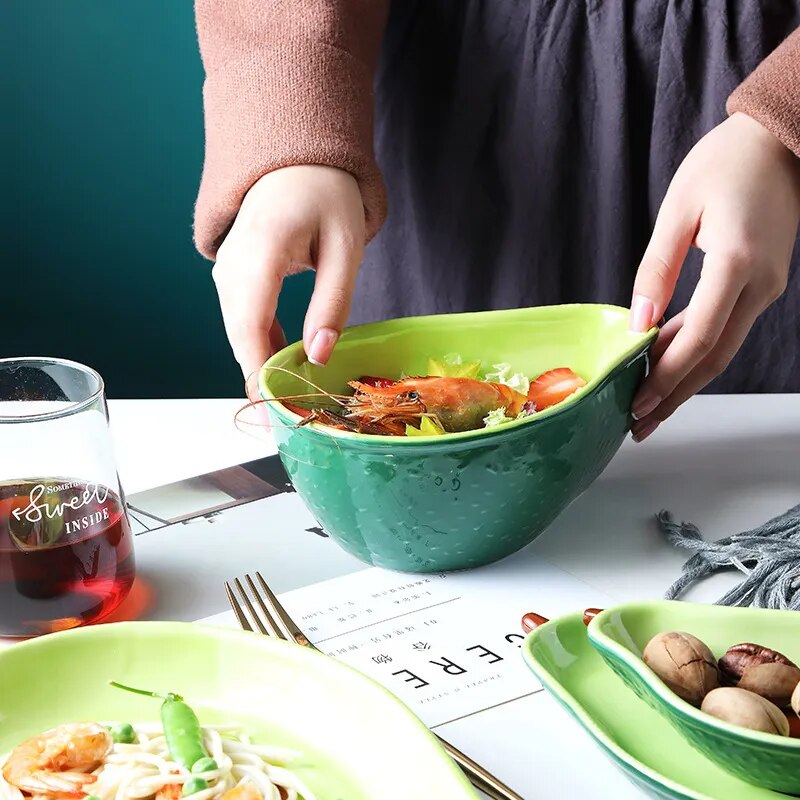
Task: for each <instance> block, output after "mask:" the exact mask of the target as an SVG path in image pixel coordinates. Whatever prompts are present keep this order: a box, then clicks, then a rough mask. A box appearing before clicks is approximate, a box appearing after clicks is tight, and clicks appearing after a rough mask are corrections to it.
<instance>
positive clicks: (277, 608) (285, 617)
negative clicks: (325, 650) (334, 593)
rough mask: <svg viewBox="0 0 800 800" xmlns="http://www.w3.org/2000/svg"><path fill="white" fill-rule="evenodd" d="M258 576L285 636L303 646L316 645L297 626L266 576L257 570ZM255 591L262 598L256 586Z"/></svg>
mask: <svg viewBox="0 0 800 800" xmlns="http://www.w3.org/2000/svg"><path fill="white" fill-rule="evenodd" d="M256 578H258V582H259V583H260V584H261V589H262V590H263V592H264V594H265V595H266V597H267V604H268V605H269V607H270V608H271V609H272V612H273V614H274V616H275V617H277V619H278V624H279V625H280V629H281V631H282V632H283V633H284V635H285V636H284V638H287V639H289V640H290V641H293V642H295V643H296V644H299V645H302V646H303V647H313V646H314V645H313V644H311V642H310V641H309V640H308V638H307V637H306V635H305V634H304V633H303V631H301V630H300V628H298V627H297V623H296V622H295V621H294V620H293V619H292V618H291V617H290V616H289V614H288V612H287V611H286V609H285V608H284V607H283V606H282V605H281V602H280V600H278V598H277V597H276V596H275V594H274V592H273V591H272V589H270V588H269V586H268V585H267V582H266V581H265V580H264V577H263V576H262V574H261V573H260V572H256ZM250 585H251V586H252V581H250ZM253 591H254V592H255V594H256V597H258V598H259V600H261V597H260V595H259V593H258V591H257V590H256V588H255V587H254V586H253ZM262 605H263V603H262ZM265 610H266V609H265Z"/></svg>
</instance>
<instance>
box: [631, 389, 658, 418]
mask: <svg viewBox="0 0 800 800" xmlns="http://www.w3.org/2000/svg"><path fill="white" fill-rule="evenodd" d="M661 399H662V398H661V397H659V396H658V395H657V394H655V392H653V391H651V390H650V389H644V390H642V391H641V392H640V393H639V394H638V395H637V396H636V397H634V399H633V405H632V406H631V416H632V417H633V418H634V419H635V420H640V419H644V418H645V417H646V416H647V415H648V414H652V412H653V411H655V410H656V408H658V404H659V403H660V402H661Z"/></svg>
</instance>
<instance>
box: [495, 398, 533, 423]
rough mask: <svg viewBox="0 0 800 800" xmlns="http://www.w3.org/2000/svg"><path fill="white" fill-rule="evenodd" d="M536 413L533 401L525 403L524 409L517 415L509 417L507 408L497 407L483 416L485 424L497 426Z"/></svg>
mask: <svg viewBox="0 0 800 800" xmlns="http://www.w3.org/2000/svg"><path fill="white" fill-rule="evenodd" d="M535 413H536V406H534V404H533V403H525V405H524V406H523V407H522V411H520V412H519V414H517V416H516V417H509V416H508V415H507V414H506V409H505V408H496V409H495V410H494V411H490V412H489V413H488V414H487V415H486V416H485V417H484V418H483V424H484V426H485V427H487V428H495V427H497V426H498V425H505V424H506V423H508V422H516V421H517V420H518V419H527V418H528V417H530V416H531V415H533V414H535Z"/></svg>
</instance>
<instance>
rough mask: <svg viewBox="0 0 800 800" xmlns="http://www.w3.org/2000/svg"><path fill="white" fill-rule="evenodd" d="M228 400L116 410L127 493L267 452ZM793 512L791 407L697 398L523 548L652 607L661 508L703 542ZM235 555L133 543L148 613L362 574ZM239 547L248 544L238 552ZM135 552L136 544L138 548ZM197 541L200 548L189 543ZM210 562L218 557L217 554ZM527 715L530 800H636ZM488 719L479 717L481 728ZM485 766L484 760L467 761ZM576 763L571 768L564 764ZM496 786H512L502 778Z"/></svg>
mask: <svg viewBox="0 0 800 800" xmlns="http://www.w3.org/2000/svg"><path fill="white" fill-rule="evenodd" d="M240 405H241V403H240V401H238V400H235V399H230V400H116V401H111V402H110V413H111V425H112V432H113V438H114V443H115V451H116V458H117V462H118V465H119V472H120V477H121V480H122V484H123V487H124V489H125V491H126V493H127V494H132V493H135V492H138V491H142V490H144V489H148V488H151V487H154V486H159V485H163V484H164V483H168V482H171V481H176V480H180V479H183V478H187V477H190V476H194V475H198V474H201V473H205V472H208V471H211V470H215V469H220V468H223V467H226V466H231V465H234V464H238V463H242V462H244V461H249V460H254V459H257V458H261V457H264V456H266V455H270V454H272V453H274V452H275V449H274V447H273V445H272V443H271V442H270V441H269V439H268V438H266V437H262V438H260V439H256V438H252V437H251V436H249V435H247V434H245V433H242V432H240V431H238V430H237V429H236V427H235V426H234V423H233V416H234V413H235V412H236V410H237V409H238V408H239V407H240ZM798 502H800V397H798V396H787V395H784V396H779V395H771V396H767V395H764V396H738V397H712V396H708V397H699V398H695V399H694V400H692V401H691V402H689V403H688V404H687V405H686V406H685V407H684V408H682V409H681V410H680V411H679V412H678V413H677V414H676V415H675V416H674V417H673V419H671V420H670V421H668V422H667V423H666V424H664V425H663V426H662V427H661V429H659V430H658V431H657V432H656V434H655V435H654V436H653V437H652V438H651V439H650V440H648V441H647V442H646V443H644V444H641V445H635V444H634V443H633V442H631V441H627V442H626V443H625V444H624V445H623V447H622V449H621V450H620V452H619V454H618V455H617V456H616V458H615V459H614V460H613V461H612V463H611V464H610V465H609V467H608V468H607V469H606V471H605V473H604V474H603V475H602V476H601V477H600V478H599V479H598V480H597V481H596V483H595V484H594V485H593V486H592V487H591V488H590V489H589V490H588V491H587V492H586V493H585V494H584V495H582V496H581V497H580V498H579V499H578V500H577V501H575V502H574V503H573V504H572V505H571V506H570V507H569V508H568V509H567V510H566V511H565V512H564V513H563V514H562V515H561V517H560V518H559V519H558V520H557V521H556V522H555V523H553V525H552V526H551V527H550V528H549V529H548V531H546V532H545V533H544V534H543V535H542V536H541V537H540V538H539V539H537V540H536V542H534V543H533V544H532V545H530V547H531V548H533V549H534V550H535V552H536V553H540V554H541V555H542V556H543V557H545V558H547V559H548V560H549V561H551V562H552V563H554V564H555V565H557V566H558V567H560V568H561V569H563V570H565V571H566V572H569V573H571V574H573V575H575V576H576V577H578V578H580V579H581V580H583V581H585V582H586V583H588V584H590V585H592V586H594V587H595V588H597V589H598V590H599V591H601V592H604V593H605V594H606V595H609V596H610V597H612V598H614V599H616V600H620V601H622V600H627V599H642V598H648V597H653V598H655V597H660V596H661V595H662V594H663V592H664V590H665V589H666V587H667V586H668V585H669V584H670V583H671V582H672V581H673V580H674V579H675V578H676V577H677V576H678V574H679V572H680V568H681V565H682V564H683V562H684V561H685V560H686V558H687V553H685V552H679V551H676V550H675V549H673V548H671V547H670V546H669V545H667V544H666V543H665V542H664V541H663V539H662V537H661V535H660V534H659V532H658V531H657V529H656V527H655V524H654V522H653V515H654V514H655V513H656V512H657V511H659V510H660V509H662V508H668V509H670V510H671V511H673V512H674V513H675V515H676V516H677V517H679V518H681V519H686V520H691V521H692V522H695V523H696V524H697V525H698V526H699V527H700V529H701V530H702V531H703V532H704V534H706V535H707V536H709V537H711V538H718V537H721V536H724V535H727V534H730V533H734V532H738V531H741V530H744V529H746V528H749V527H752V526H755V525H758V524H760V523H761V522H763V521H764V520H766V519H767V518H769V517H771V516H774V515H776V514H779V513H781V512H783V511H785V510H786V509H787V508H789V507H790V506H793V505H795V504H797V503H798ZM242 536H243V537H244V538H243V543H242V546H230V545H229V546H226V547H225V548H224V552H222V550H223V548H220V547H216V549H215V550H214V551H213V552H207V551H206V549H205V548H204V547H202V546H199V547H193V548H187V547H186V546H185V541H178V540H177V539H175V538H174V537H170V535H169V534H168V533H164V535H160V534H159V533H158V532H154V533H153V534H151V535H148V536H146V537H139V540H140V541H141V546H138V547H137V564H138V569H139V571H140V573H141V574H142V575H146V576H148V578H149V579H150V580H151V581H153V582H154V583H156V584H157V589H158V592H157V594H158V597H159V600H158V603H157V604H156V605H155V606H154V607H153V608H152V609H151V612H150V615H151V616H153V617H156V618H161V619H199V618H202V617H207V616H210V615H211V614H214V613H217V612H221V611H224V610H226V601H225V597H224V594H223V592H222V591H221V588H220V591H214V587H221V585H222V581H223V580H225V579H229V578H230V577H232V576H234V575H238V574H243V573H244V572H247V571H248V570H249V569H250V568H251V567H252V561H253V558H254V557H256V556H257V557H258V559H259V561H261V562H264V561H269V563H270V565H271V567H272V568H271V569H270V574H271V575H274V576H275V580H274V582H272V585H273V587H274V588H275V589H276V590H277V591H279V592H281V591H287V590H289V589H293V588H297V587H300V586H305V585H308V584H310V583H312V582H314V581H317V580H321V579H324V578H328V577H334V576H336V575H341V574H345V573H347V572H352V571H354V570H356V569H361V568H363V565H362V564H360V563H359V562H358V561H356V560H355V559H353V558H352V557H351V556H349V555H347V554H345V553H341V551H338V548H336V555H335V556H333V557H332V558H331V559H330V560H329V561H328V562H326V563H325V564H308V563H307V562H306V561H305V560H304V559H302V558H301V554H300V553H299V552H297V551H296V550H294V549H292V548H291V546H290V547H288V548H287V546H286V543H285V542H282V541H281V540H280V538H279V537H275V536H272V537H263V536H262V537H258V536H257V535H256V533H254V532H246V531H243V533H242ZM245 540H246V541H245ZM137 544H139V542H137ZM197 544H200V543H197ZM217 551H220V552H217ZM734 580H735V578H734V577H733V576H720V577H715V578H713V579H712V580H709V581H707V582H706V583H705V584H703V585H702V586H701V587H699V588H698V589H696V590H694V591H693V592H692V593H691V594H690V595H689V596H688V599H693V600H700V601H713V600H714V599H716V598H717V597H718V596H719V595H720V594H721V593H722V592H724V591H725V589H727V588H728V587H729V586H730V585H732V583H733V582H734ZM514 709H515V710H514V713H515V714H519V715H522V716H523V717H527V720H526V722H525V724H526V725H528V726H529V728H530V737H529V738H528V739H526V740H519V739H518V740H515V741H506V740H503V738H502V736H501V735H500V734H501V731H500V730H498V743H500V742H502V747H503V748H505V751H506V757H505V758H504V763H505V764H508V763H509V761H510V759H508V750H509V748H510V749H512V750H513V751H514V762H515V764H516V769H517V770H519V772H518V773H517V774H520V775H521V774H523V773H529V772H530V770H535V771H536V773H537V775H538V777H539V780H538V781H537V784H538V786H539V787H540V790H539V791H537V793H536V796H535V797H533V796H532V797H530V799H529V798H526V800H540V798H553V799H554V800H555V799H556V798H558V799H559V800H560V799H561V798H578V797H592V798H614V799H615V800H641V798H643V797H644V795H643V793H642V792H641V791H639V790H638V789H636V788H634V787H633V786H632V785H631V784H629V783H628V781H627V780H626V779H625V778H624V777H623V776H622V775H621V773H620V772H619V771H618V770H617V769H616V768H615V767H614V766H612V764H611V763H610V761H608V760H607V759H606V757H605V756H604V755H603V754H602V752H601V751H600V749H599V748H598V747H597V746H596V745H595V743H594V742H593V741H592V740H591V739H590V738H589V736H588V735H587V734H585V733H584V732H583V730H582V729H581V728H580V727H579V726H578V725H577V723H575V722H574V721H573V720H572V719H571V718H570V717H569V716H568V715H567V713H566V712H565V711H563V710H562V709H561V708H560V707H559V706H557V705H556V704H555V702H554V701H553V700H551V698H550V697H549V696H548V695H547V694H546V693H545V692H539V693H537V694H535V695H533V696H531V697H529V698H526V699H525V700H522V701H518V702H517V703H515V704H514ZM491 714H492V712H487V716H486V719H487V722H489V721H490V720H491ZM447 738H448V739H449V740H450V741H452V742H453V744H454V745H456V746H457V747H459V748H461V749H462V750H464V751H465V752H468V753H470V751H471V749H472V748H471V747H470V744H471V743H470V739H469V731H468V730H467V729H466V727H464V728H463V729H462V728H459V724H458V723H453V724H452V725H451V726H450V727H449V728H448V731H447ZM472 755H474V756H476V757H478V758H479V760H481V762H482V763H483V764H484V765H485V766H486V767H487V768H489V769H492V765H493V762H494V761H495V758H496V756H495V755H493V754H492V753H485V752H482V753H480V754H478V753H475V752H474V749H473V752H472ZM578 765H579V768H576V766H578ZM503 778H504V779H505V780H507V781H508V783H509V784H510V785H511V786H513V785H514V784H515V780H514V778H515V776H514V774H513V773H510V772H509V771H508V768H507V767H506V768H505V769H504V772H503Z"/></svg>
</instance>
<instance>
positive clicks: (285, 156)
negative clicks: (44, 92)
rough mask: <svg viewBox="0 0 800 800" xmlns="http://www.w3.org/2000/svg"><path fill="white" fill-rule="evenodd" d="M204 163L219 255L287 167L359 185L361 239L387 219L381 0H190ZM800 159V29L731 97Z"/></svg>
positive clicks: (212, 244)
mask: <svg viewBox="0 0 800 800" xmlns="http://www.w3.org/2000/svg"><path fill="white" fill-rule="evenodd" d="M195 2H196V17H197V29H198V38H199V41H200V52H201V55H202V58H203V64H204V67H205V70H206V81H205V85H204V89H203V95H204V106H205V125H206V155H205V165H204V168H203V177H202V180H201V184H200V191H199V195H198V198H197V206H196V209H195V240H196V243H197V247H198V249H199V250H200V252H201V253H203V255H205V256H207V257H208V258H212V259H213V258H214V257H215V255H216V251H217V248H218V247H219V245H220V244H221V242H222V241H223V239H224V238H225V235H226V234H227V232H228V230H229V229H230V226H231V224H232V223H233V220H234V219H235V217H236V214H237V213H238V210H239V206H240V205H241V202H242V198H243V197H244V195H245V194H246V193H247V190H248V189H249V188H250V187H251V186H252V185H253V183H254V182H255V181H256V180H258V178H260V177H261V176H262V175H265V174H266V173H267V172H270V171H271V170H274V169H278V168H279V167H284V166H289V165H292V164H325V165H329V166H335V167H340V168H342V169H345V170H347V171H348V172H350V173H351V174H352V175H353V176H354V177H355V178H356V179H357V180H358V183H359V187H360V189H361V196H362V198H363V202H364V210H365V213H366V221H367V239H370V238H371V237H372V236H374V234H375V233H376V232H377V231H378V229H379V228H380V226H381V224H382V222H383V219H384V217H385V215H386V200H385V192H384V187H383V181H382V178H381V175H380V172H379V170H378V167H377V164H376V162H375V157H374V153H373V147H372V114H373V95H372V79H373V72H374V68H375V64H376V61H377V57H378V51H379V47H380V40H381V37H382V34H383V29H384V26H385V23H386V16H387V10H388V0H195ZM727 110H728V113H731V114H732V113H734V112H736V111H742V112H744V113H746V114H748V115H749V116H751V117H753V118H754V119H756V120H758V121H759V122H760V123H761V124H762V125H764V126H765V127H766V128H767V129H768V130H770V131H771V132H772V133H773V134H774V135H775V136H776V137H777V138H778V139H780V140H781V141H782V142H783V143H784V144H785V145H786V146H787V147H788V148H789V149H790V150H792V151H793V152H794V153H795V154H796V155H797V156H800V30H797V31H795V32H794V33H793V34H792V35H791V36H789V37H788V38H787V39H786V41H784V42H783V44H781V45H780V47H778V48H777V49H776V50H775V51H774V52H773V53H772V54H771V55H770V56H769V57H768V58H766V59H765V60H764V61H763V62H762V63H761V65H760V66H759V67H758V68H757V69H756V70H755V71H754V72H753V73H752V75H750V76H749V77H748V78H747V80H745V81H744V82H743V83H742V84H741V85H740V86H739V87H738V88H737V89H736V90H735V91H734V92H733V93H732V94H731V96H730V98H729V99H728V103H727Z"/></svg>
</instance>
